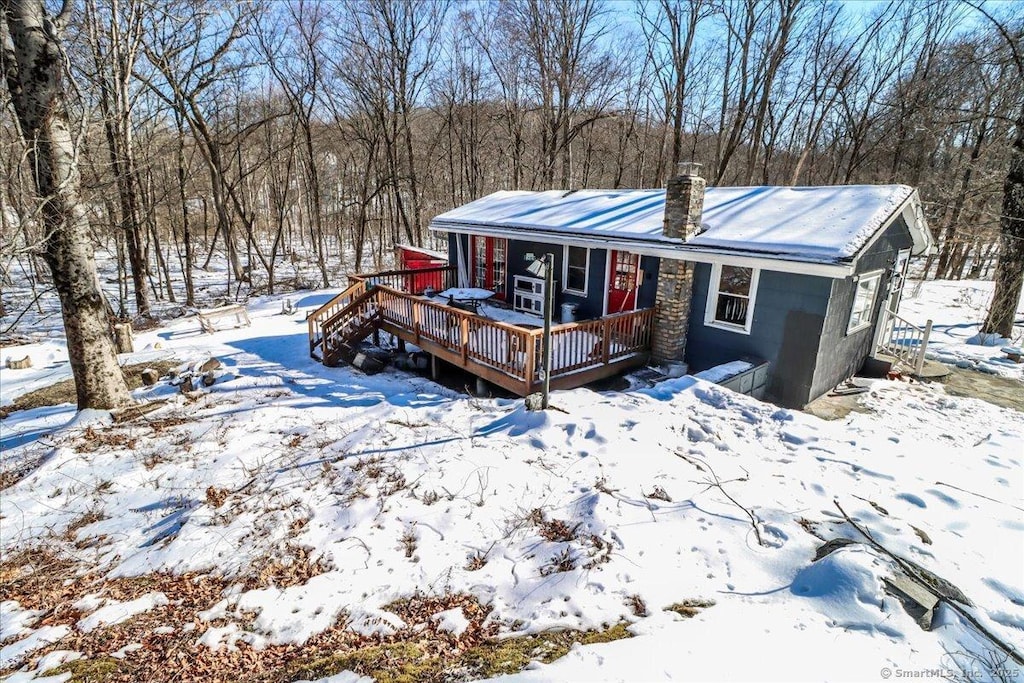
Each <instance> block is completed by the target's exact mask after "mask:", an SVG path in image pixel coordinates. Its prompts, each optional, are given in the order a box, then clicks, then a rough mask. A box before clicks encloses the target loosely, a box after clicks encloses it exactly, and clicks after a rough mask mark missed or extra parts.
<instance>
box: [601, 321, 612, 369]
mask: <svg viewBox="0 0 1024 683" xmlns="http://www.w3.org/2000/svg"><path fill="white" fill-rule="evenodd" d="M610 323H611V321H610V320H609V319H608V318H607V317H606V318H605V319H604V321H603V323H602V325H601V364H602V365H608V361H609V359H610V357H611V347H612V335H611V330H610V329H609V328H610V327H611V325H610Z"/></svg>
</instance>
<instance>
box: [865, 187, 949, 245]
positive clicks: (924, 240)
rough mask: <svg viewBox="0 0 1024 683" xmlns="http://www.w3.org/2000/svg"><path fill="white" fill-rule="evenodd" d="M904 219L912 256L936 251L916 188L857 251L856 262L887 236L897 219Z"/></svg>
mask: <svg viewBox="0 0 1024 683" xmlns="http://www.w3.org/2000/svg"><path fill="white" fill-rule="evenodd" d="M900 216H902V217H903V221H904V222H905V223H906V224H907V229H908V230H909V231H910V238H911V239H912V240H913V244H912V245H911V247H910V253H911V255H912V256H926V255H928V254H930V253H932V252H933V251H934V250H935V242H934V240H932V231H931V230H929V229H928V222H927V221H926V220H925V217H924V207H923V206H922V205H921V196H920V195H919V194H918V193H917V189H916V188H915V189H914V191H913V192H911V193H910V195H909V196H908V197H907V198H906V199H904V200H903V203H902V204H900V205H899V206H898V207H897V208H896V210H895V211H893V212H892V214H891V215H890V216H889V217H888V218H887V219H886V220H885V222H884V223H882V225H881V226H880V227H879V228H878V230H876V231H875V233H874V234H873V235H872V236H871V238H870V239H869V240H868V241H867V242H865V243H864V245H863V246H862V247H861V248H860V249H858V250H857V256H856V257H854V260H856V258H857V257H859V256H860V255H861V254H863V253H864V252H865V251H867V250H868V249H870V248H871V245H873V244H874V243H875V242H877V241H878V240H879V238H881V236H882V235H884V234H885V231H886V230H888V229H889V226H891V225H892V224H893V223H894V222H895V221H896V219H897V218H899V217H900Z"/></svg>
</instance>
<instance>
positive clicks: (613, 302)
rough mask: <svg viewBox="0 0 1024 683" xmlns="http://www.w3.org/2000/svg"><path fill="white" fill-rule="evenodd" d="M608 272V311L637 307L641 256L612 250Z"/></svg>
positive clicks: (629, 309) (628, 309) (609, 256)
mask: <svg viewBox="0 0 1024 683" xmlns="http://www.w3.org/2000/svg"><path fill="white" fill-rule="evenodd" d="M608 258H609V259H611V265H612V267H611V269H610V270H609V272H608V313H609V314H611V313H620V312H622V311H632V310H633V309H635V308H636V290H637V287H638V286H639V281H640V256H639V255H638V254H630V253H629V252H627V251H611V252H609V253H608Z"/></svg>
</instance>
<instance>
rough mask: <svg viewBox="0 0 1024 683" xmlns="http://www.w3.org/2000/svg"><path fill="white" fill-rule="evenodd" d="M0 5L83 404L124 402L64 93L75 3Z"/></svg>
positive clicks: (47, 255) (13, 87) (6, 58)
mask: <svg viewBox="0 0 1024 683" xmlns="http://www.w3.org/2000/svg"><path fill="white" fill-rule="evenodd" d="M2 10H3V11H2V12H0V40H2V49H0V57H2V61H0V67H2V69H3V72H4V80H5V81H6V83H7V88H8V89H9V91H10V93H11V99H12V101H13V105H14V110H15V112H16V114H17V117H18V124H19V126H20V128H21V134H22V137H23V138H24V140H25V144H26V145H27V146H28V156H29V163H30V166H31V168H32V174H33V179H34V181H35V186H36V191H37V192H38V195H39V199H40V201H41V202H42V206H41V216H42V222H43V225H44V228H45V231H46V234H45V243H44V246H45V251H44V252H43V258H44V259H45V261H46V263H47V265H48V266H49V268H50V271H51V273H52V274H53V283H54V287H55V288H56V290H57V294H58V295H59V297H60V302H61V312H62V314H63V317H64V329H65V332H66V335H67V344H68V356H69V358H70V361H71V370H72V373H73V375H74V378H75V392H76V395H77V400H78V408H79V409H80V410H82V409H86V408H97V409H111V408H118V407H121V406H124V405H126V404H128V403H130V401H131V398H130V396H129V394H128V386H127V384H126V383H125V380H124V375H122V374H121V368H120V367H119V366H118V363H117V354H116V353H115V352H114V346H113V342H112V341H111V338H110V330H109V327H108V323H107V303H106V300H105V298H104V296H103V291H102V290H101V289H100V285H99V278H98V276H97V274H96V261H95V258H94V255H93V250H92V242H91V241H90V240H89V221H88V218H87V217H86V214H85V207H84V206H83V205H82V202H81V197H80V195H79V173H78V151H77V141H76V135H75V131H73V130H72V124H71V121H70V117H69V115H68V108H67V102H66V99H65V93H64V79H65V64H66V62H65V55H64V51H63V48H62V45H61V38H62V31H63V29H64V27H65V26H66V24H67V22H68V19H69V18H70V13H71V12H72V11H73V4H72V3H71V2H65V3H64V5H63V7H62V8H61V11H60V13H59V14H57V15H55V16H48V15H47V14H46V13H45V11H44V9H43V4H42V3H41V2H38V0H3V3H2Z"/></svg>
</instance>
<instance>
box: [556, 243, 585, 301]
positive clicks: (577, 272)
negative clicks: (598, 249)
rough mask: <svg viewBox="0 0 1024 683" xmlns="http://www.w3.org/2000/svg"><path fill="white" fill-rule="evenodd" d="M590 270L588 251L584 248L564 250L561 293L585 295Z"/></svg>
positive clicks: (567, 248)
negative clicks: (563, 284)
mask: <svg viewBox="0 0 1024 683" xmlns="http://www.w3.org/2000/svg"><path fill="white" fill-rule="evenodd" d="M589 269H590V250H589V249H587V248H586V247H569V246H567V247H566V248H565V260H564V262H563V268H562V282H564V283H565V286H564V287H563V288H562V289H563V291H566V292H573V293H574V294H580V295H582V296H586V295H587V275H588V270H589Z"/></svg>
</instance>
